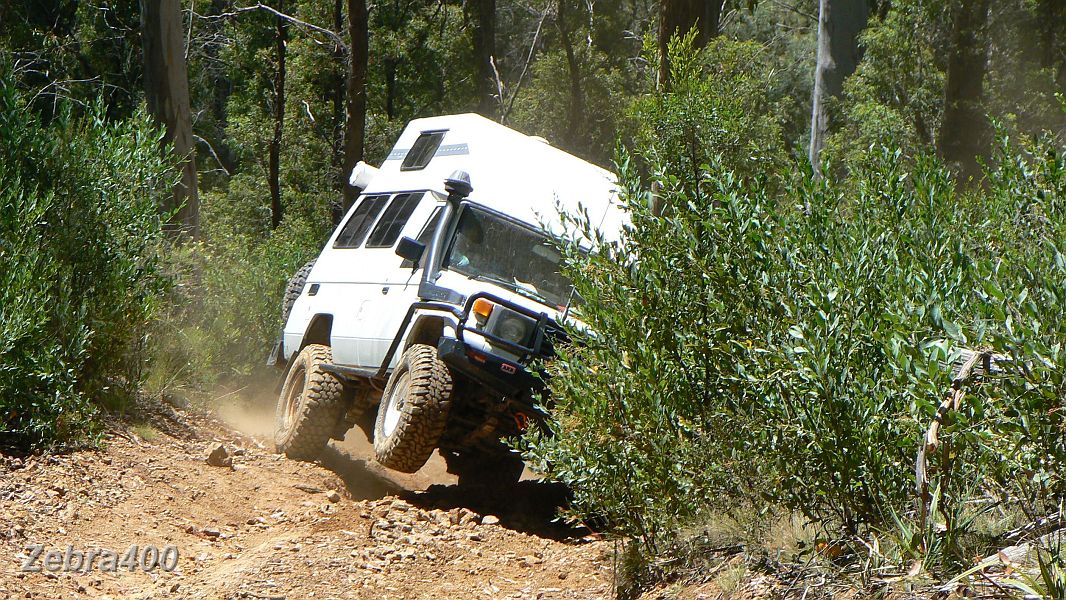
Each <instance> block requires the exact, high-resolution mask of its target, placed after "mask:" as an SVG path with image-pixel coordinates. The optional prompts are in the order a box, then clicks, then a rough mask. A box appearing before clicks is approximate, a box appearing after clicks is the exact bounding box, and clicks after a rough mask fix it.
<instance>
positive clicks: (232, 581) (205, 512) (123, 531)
mask: <svg viewBox="0 0 1066 600" xmlns="http://www.w3.org/2000/svg"><path fill="white" fill-rule="evenodd" d="M230 417H231V419H232V418H234V417H235V418H236V419H237V420H239V421H240V422H241V425H242V429H244V430H245V431H250V432H251V433H252V434H253V435H247V434H244V433H238V432H237V431H236V430H235V429H233V428H231V427H230V426H228V425H224V424H223V423H222V422H221V421H219V420H215V419H213V418H209V417H206V416H202V415H197V414H188V413H184V412H180V411H169V409H167V411H166V414H162V413H153V414H152V415H150V416H149V417H148V419H149V424H150V425H149V426H136V427H126V426H118V427H116V428H115V429H114V431H113V433H112V434H110V435H109V438H108V441H107V445H106V449H105V450H104V451H100V452H92V451H84V452H76V453H72V454H65V455H54V456H35V457H28V458H12V457H3V456H0V549H2V550H0V552H2V555H3V558H2V560H0V597H14V598H68V597H74V598H76V597H97V598H106V597H111V598H155V597H160V598H164V597H165V598H603V597H609V596H610V595H611V588H610V586H611V557H612V547H611V545H609V544H607V543H605V542H601V541H596V540H594V539H593V538H592V537H590V536H587V535H586V534H587V533H588V532H587V531H581V530H576V529H571V528H567V527H565V526H562V525H560V524H558V523H555V522H553V516H554V510H555V507H557V506H558V505H559V503H560V502H562V493H561V491H560V490H559V489H558V488H554V487H552V486H549V485H546V484H542V483H539V482H536V481H523V482H521V483H520V484H519V485H518V486H517V487H516V488H514V489H511V490H506V491H504V492H502V493H490V492H487V491H486V490H480V489H473V490H471V489H463V488H461V487H458V486H456V485H455V484H454V479H452V478H451V477H450V476H448V475H447V474H446V473H444V471H443V468H442V461H440V460H439V458H435V459H434V460H433V461H431V463H430V464H429V465H427V467H426V468H425V469H423V471H420V472H419V473H416V474H415V475H411V476H394V475H392V474H390V473H389V472H387V471H385V470H384V469H381V468H380V467H378V466H377V465H376V464H374V463H373V462H372V461H371V460H370V459H369V458H368V456H369V454H368V445H367V443H366V440H365V438H362V435H361V433H360V432H359V431H357V430H355V431H352V432H350V433H349V439H347V440H345V441H344V442H342V443H334V444H332V445H331V447H330V448H329V450H328V452H327V453H326V455H325V458H324V460H323V462H322V464H308V463H298V462H294V461H291V460H287V459H285V458H283V457H281V456H278V455H276V454H274V453H273V451H272V448H271V447H270V446H269V444H267V443H266V442H265V439H266V438H264V437H263V436H262V435H261V434H262V433H263V429H264V427H265V426H267V425H268V424H269V417H264V416H262V415H259V414H252V415H236V416H234V415H230ZM219 445H223V446H224V447H225V448H226V449H227V455H228V456H227V458H226V459H223V460H220V461H213V462H216V463H221V464H223V466H211V465H209V464H208V462H207V460H206V459H207V457H208V456H209V455H210V453H211V451H212V450H214V449H216V448H217V447H218V446H219ZM227 463H229V464H228V465H227ZM33 545H41V546H43V548H42V551H41V556H40V557H38V561H37V566H42V567H43V566H44V560H45V558H46V557H47V553H48V552H49V551H59V552H61V553H64V552H66V550H67V548H68V546H70V547H72V549H73V550H74V551H75V552H82V553H84V554H85V555H88V554H89V553H90V552H92V551H93V550H94V549H96V550H98V551H99V550H110V551H114V552H115V553H117V557H118V559H119V560H120V561H121V559H122V558H124V557H125V555H126V553H127V551H128V549H129V548H130V547H131V546H133V545H137V546H139V547H141V548H142V549H143V548H145V547H146V546H155V547H157V548H159V549H160V550H163V549H164V548H165V547H167V546H170V547H173V548H175V549H176V550H177V554H178V558H177V561H176V568H174V570H173V571H169V572H168V571H166V570H164V569H163V568H162V567H156V568H155V569H153V570H152V572H144V571H143V570H142V569H141V568H135V569H134V570H133V571H130V570H129V568H127V567H128V565H129V563H128V561H127V562H126V563H125V564H124V565H123V566H121V567H119V568H118V569H117V570H115V571H111V570H106V569H104V570H102V568H104V567H106V566H107V564H106V562H105V559H106V556H107V555H106V554H99V556H100V557H101V559H99V560H97V561H96V563H95V564H94V568H93V569H92V570H91V571H89V572H84V571H85V567H84V566H83V567H82V569H81V571H80V572H73V573H64V572H62V571H63V568H62V567H61V568H60V569H58V570H56V571H55V572H52V571H49V570H48V569H47V568H42V569H41V572H24V571H23V570H22V566H23V563H24V562H25V561H26V559H27V557H28V556H29V555H30V554H32V553H33V552H34V550H33ZM140 554H141V558H144V557H143V552H141V553H140ZM76 559H77V556H76V555H73V558H72V559H71V560H70V561H69V562H70V564H71V566H76V565H77V560H76ZM64 560H65V559H64ZM148 562H149V563H150V562H151V561H148Z"/></svg>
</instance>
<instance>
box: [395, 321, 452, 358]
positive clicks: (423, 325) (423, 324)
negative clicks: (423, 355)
mask: <svg viewBox="0 0 1066 600" xmlns="http://www.w3.org/2000/svg"><path fill="white" fill-rule="evenodd" d="M455 326H456V322H455V320H454V319H451V318H449V317H448V316H446V315H444V314H442V313H439V312H423V313H420V314H416V315H415V320H414V323H412V324H411V328H410V330H409V331H408V333H407V339H405V340H404V344H403V350H407V349H408V348H410V347H411V346H412V345H414V344H425V345H427V346H433V347H434V348H435V347H436V346H437V342H438V341H440V338H441V336H443V335H444V330H445V329H446V328H451V329H454V328H455Z"/></svg>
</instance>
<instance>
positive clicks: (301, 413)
mask: <svg viewBox="0 0 1066 600" xmlns="http://www.w3.org/2000/svg"><path fill="white" fill-rule="evenodd" d="M330 364H333V352H332V350H331V349H330V348H329V346H321V345H318V344H311V345H309V346H307V347H305V348H304V349H303V350H301V351H300V354H298V355H297V356H296V359H295V360H293V361H292V365H291V366H290V367H289V373H288V375H286V377H285V385H283V386H282V388H281V396H279V397H278V407H277V410H276V411H275V413H274V446H275V447H276V448H277V450H278V452H282V453H284V454H285V455H286V456H288V457H289V458H292V459H295V460H306V461H313V460H315V459H316V458H318V457H319V456H320V455H321V454H322V450H324V449H325V448H326V444H328V443H329V438H330V436H331V434H333V432H334V429H335V428H336V426H337V422H338V421H339V420H340V418H341V416H342V414H343V412H344V400H343V392H344V387H343V385H342V384H341V382H340V380H338V379H337V378H336V377H335V376H334V375H333V374H332V373H329V372H327V371H325V370H323V369H322V367H323V366H324V365H330Z"/></svg>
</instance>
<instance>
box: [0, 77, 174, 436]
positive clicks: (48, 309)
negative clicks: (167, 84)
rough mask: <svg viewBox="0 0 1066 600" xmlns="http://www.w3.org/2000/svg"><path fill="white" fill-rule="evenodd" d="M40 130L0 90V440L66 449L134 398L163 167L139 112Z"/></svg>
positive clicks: (165, 185)
mask: <svg viewBox="0 0 1066 600" xmlns="http://www.w3.org/2000/svg"><path fill="white" fill-rule="evenodd" d="M103 115H104V112H103V110H102V108H96V109H92V110H89V111H88V114H86V115H85V116H83V117H78V118H75V117H74V116H72V115H71V113H70V111H69V110H68V111H66V112H65V113H62V114H61V116H59V117H58V118H56V119H55V120H53V121H52V122H51V123H48V124H44V123H42V122H41V121H40V120H39V119H38V118H37V117H36V116H35V115H34V114H33V113H32V112H30V111H29V110H27V108H26V105H25V102H24V100H23V99H22V98H20V96H19V94H18V93H17V92H16V91H15V87H14V85H13V84H12V82H11V81H10V79H8V78H6V77H0V430H2V432H3V433H4V434H5V437H8V438H9V439H10V441H11V443H17V444H20V445H21V444H41V443H49V442H53V441H56V442H63V441H68V440H72V439H74V438H77V437H78V436H80V435H82V434H83V433H84V431H85V430H86V428H87V427H90V426H91V423H92V418H93V415H94V414H96V413H97V410H98V408H97V407H98V405H99V404H101V403H104V404H109V403H110V404H117V403H120V402H121V401H122V400H123V398H124V397H125V396H126V395H127V394H128V393H130V392H131V391H133V390H135V389H136V386H137V385H138V383H139V378H140V372H141V370H140V365H141V358H142V357H141V355H140V352H141V342H142V335H143V333H144V330H145V326H146V323H147V322H148V320H149V318H150V317H151V315H152V312H153V309H154V308H155V302H156V299H157V297H158V295H159V293H160V292H161V291H162V289H163V287H164V284H165V280H164V278H163V277H162V276H161V274H160V271H159V269H158V256H157V253H158V249H159V243H160V236H161V220H160V216H159V213H158V203H159V201H161V200H162V198H163V197H164V196H165V195H167V194H169V189H170V185H171V184H172V181H171V180H172V177H173V173H172V165H171V164H170V163H169V162H168V161H167V160H166V159H165V158H164V157H163V154H162V152H161V151H160V145H159V144H160V139H161V135H160V133H159V132H158V131H157V130H156V129H155V128H154V127H152V126H151V125H150V124H149V121H148V118H147V116H146V115H145V114H143V113H138V114H137V115H136V116H135V117H134V118H132V119H130V120H128V121H124V122H110V121H108V120H107V119H105V117H104V116H103Z"/></svg>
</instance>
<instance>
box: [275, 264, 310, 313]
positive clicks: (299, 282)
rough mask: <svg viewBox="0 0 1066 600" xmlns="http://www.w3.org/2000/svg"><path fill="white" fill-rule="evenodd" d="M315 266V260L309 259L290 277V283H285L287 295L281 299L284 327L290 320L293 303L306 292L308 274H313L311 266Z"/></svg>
mask: <svg viewBox="0 0 1066 600" xmlns="http://www.w3.org/2000/svg"><path fill="white" fill-rule="evenodd" d="M314 266H315V261H313V260H311V261H308V262H307V264H305V265H304V266H302V267H300V268H299V269H298V270H297V271H296V273H295V274H293V276H292V277H290V278H289V283H287V284H285V296H284V297H282V299H281V326H282V327H284V326H285V324H286V323H288V322H289V313H291V312H292V305H293V304H296V299H297V298H299V297H300V294H302V293H304V288H305V287H306V286H307V276H308V275H310V274H311V268H312V267H314Z"/></svg>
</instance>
